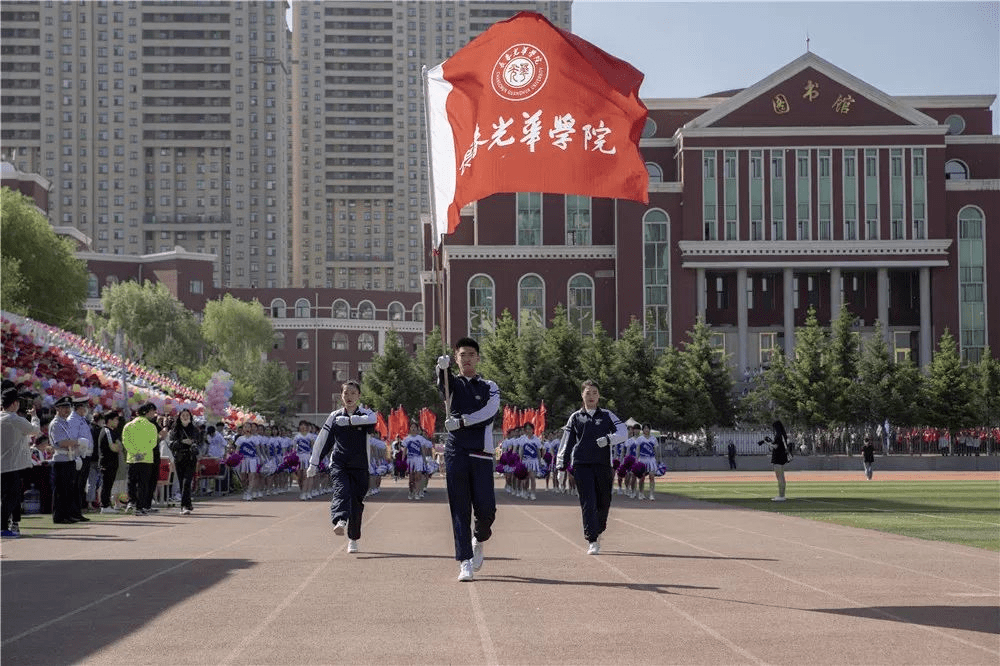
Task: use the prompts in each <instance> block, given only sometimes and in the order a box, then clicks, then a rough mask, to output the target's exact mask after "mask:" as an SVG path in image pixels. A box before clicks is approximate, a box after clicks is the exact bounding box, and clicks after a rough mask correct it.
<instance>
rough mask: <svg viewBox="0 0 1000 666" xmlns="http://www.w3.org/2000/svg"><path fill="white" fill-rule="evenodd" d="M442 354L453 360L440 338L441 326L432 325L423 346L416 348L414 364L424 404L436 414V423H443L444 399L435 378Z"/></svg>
mask: <svg viewBox="0 0 1000 666" xmlns="http://www.w3.org/2000/svg"><path fill="white" fill-rule="evenodd" d="M442 354H447V355H449V356H451V357H452V360H454V355H453V354H452V353H451V350H450V349H447V348H446V347H445V346H444V343H443V342H442V340H441V328H440V327H438V326H435V327H434V330H432V331H431V332H430V334H429V335H428V336H427V337H426V339H425V341H424V344H423V346H421V347H419V348H418V349H417V354H416V358H415V360H414V364H415V367H416V372H417V375H418V376H417V382H418V383H420V384H421V385H423V386H424V387H425V390H426V397H425V398H424V406H426V407H427V408H428V409H430V410H431V411H433V412H434V414H435V415H436V416H437V422H438V423H444V418H445V416H444V401H443V400H442V399H441V394H440V393H438V390H437V384H436V383H435V382H436V381H437V380H436V379H435V377H436V376H437V374H436V373H437V370H436V368H437V359H438V356H441V355H442Z"/></svg>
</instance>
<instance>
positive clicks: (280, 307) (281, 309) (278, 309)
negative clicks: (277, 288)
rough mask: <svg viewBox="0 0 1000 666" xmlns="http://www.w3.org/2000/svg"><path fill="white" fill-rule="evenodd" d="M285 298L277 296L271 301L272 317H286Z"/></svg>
mask: <svg viewBox="0 0 1000 666" xmlns="http://www.w3.org/2000/svg"><path fill="white" fill-rule="evenodd" d="M286 307H287V306H286V305H285V299H283V298H275V299H274V300H272V301H271V318H272V319H284V318H285V308H286Z"/></svg>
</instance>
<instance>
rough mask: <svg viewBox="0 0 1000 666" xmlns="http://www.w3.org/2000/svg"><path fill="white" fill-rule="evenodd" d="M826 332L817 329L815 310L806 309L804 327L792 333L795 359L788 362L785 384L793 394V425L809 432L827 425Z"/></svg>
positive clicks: (829, 393) (829, 394) (818, 327)
mask: <svg viewBox="0 0 1000 666" xmlns="http://www.w3.org/2000/svg"><path fill="white" fill-rule="evenodd" d="M826 348H827V332H826V331H825V330H824V329H823V328H820V326H819V322H818V321H817V319H816V310H814V309H813V308H809V312H808V314H807V315H806V325H805V326H803V327H801V328H799V329H797V330H796V332H795V356H794V357H793V358H792V359H791V361H790V362H789V364H788V365H789V367H788V381H789V383H790V387H789V388H790V389H791V392H792V394H793V395H794V402H795V409H794V411H793V412H792V422H793V423H795V424H797V425H800V426H802V427H804V428H806V429H808V430H812V429H814V428H818V427H820V426H823V425H826V424H827V423H828V422H829V412H828V406H829V401H830V396H831V391H830V386H829V382H828V379H829V374H828V372H827V368H826V364H825V363H824V352H825V350H826Z"/></svg>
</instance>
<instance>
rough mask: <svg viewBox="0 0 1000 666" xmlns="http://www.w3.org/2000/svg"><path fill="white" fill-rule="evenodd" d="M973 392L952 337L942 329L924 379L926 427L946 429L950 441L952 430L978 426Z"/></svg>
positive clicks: (970, 377)
mask: <svg viewBox="0 0 1000 666" xmlns="http://www.w3.org/2000/svg"><path fill="white" fill-rule="evenodd" d="M973 391H974V378H973V376H972V372H971V370H970V369H969V368H967V367H965V366H963V365H962V361H961V359H960V358H959V356H958V346H957V345H956V344H955V338H953V337H952V335H951V333H950V332H949V331H948V329H945V331H944V333H942V334H941V339H940V340H938V350H937V352H936V353H935V354H934V356H933V358H932V359H931V362H930V367H929V369H928V373H927V378H926V379H925V380H924V391H923V404H924V407H925V414H926V416H927V419H928V422H929V424H930V425H934V426H937V427H940V428H947V429H948V430H949V431H950V432H951V435H952V437H951V441H952V442H954V441H955V432H956V431H958V430H961V429H963V428H969V427H972V426H975V425H979V424H978V423H977V422H976V421H977V414H976V404H975V400H974V399H973V397H972V396H973Z"/></svg>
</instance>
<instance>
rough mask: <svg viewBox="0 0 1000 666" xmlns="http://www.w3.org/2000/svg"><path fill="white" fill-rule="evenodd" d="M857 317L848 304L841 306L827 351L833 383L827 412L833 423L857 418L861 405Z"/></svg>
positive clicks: (829, 374)
mask: <svg viewBox="0 0 1000 666" xmlns="http://www.w3.org/2000/svg"><path fill="white" fill-rule="evenodd" d="M856 321H857V317H855V316H854V315H853V314H852V313H851V311H850V310H849V309H848V308H847V307H846V306H844V307H842V308H840V315H839V316H838V317H837V319H835V320H834V321H833V323H832V325H831V331H830V347H829V349H828V351H827V368H828V378H827V379H828V381H829V386H830V396H829V403H828V407H827V413H828V416H829V419H830V421H831V423H838V424H840V425H846V424H848V423H852V422H853V421H854V414H855V412H856V410H857V409H858V407H859V405H860V397H859V394H858V389H859V384H858V382H857V381H855V380H856V379H857V376H858V362H859V358H860V355H861V352H860V348H859V345H858V337H859V336H858V334H857V332H855V330H854V323H855V322H856Z"/></svg>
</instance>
